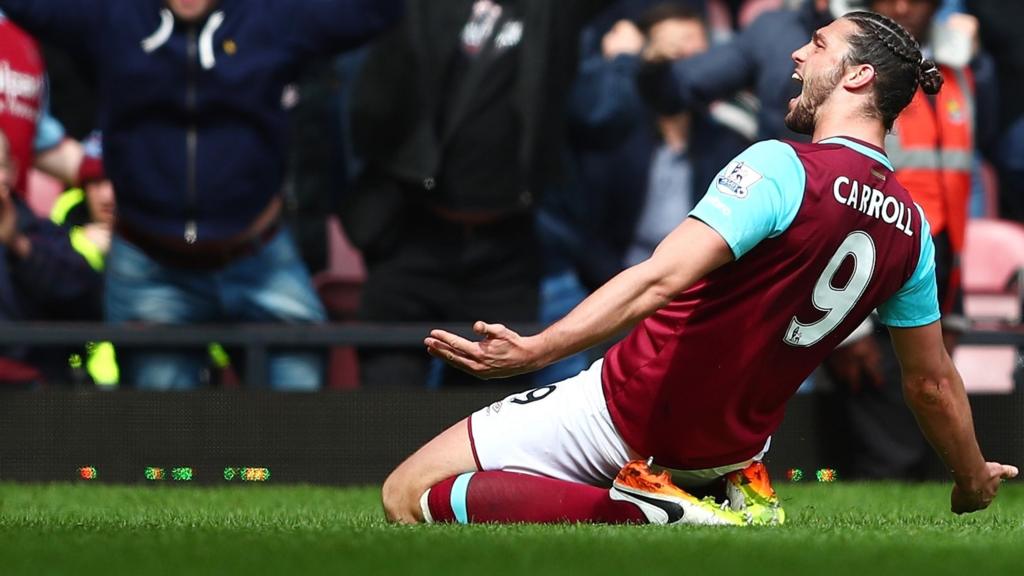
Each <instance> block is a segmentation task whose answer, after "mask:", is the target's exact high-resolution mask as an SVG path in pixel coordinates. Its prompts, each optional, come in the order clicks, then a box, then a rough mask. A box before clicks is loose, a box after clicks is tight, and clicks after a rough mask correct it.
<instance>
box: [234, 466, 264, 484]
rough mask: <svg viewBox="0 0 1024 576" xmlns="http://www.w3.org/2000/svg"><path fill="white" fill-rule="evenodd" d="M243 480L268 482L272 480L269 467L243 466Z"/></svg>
mask: <svg viewBox="0 0 1024 576" xmlns="http://www.w3.org/2000/svg"><path fill="white" fill-rule="evenodd" d="M241 476H242V481H243V482H266V481H267V480H270V469H269V468H242V474H241Z"/></svg>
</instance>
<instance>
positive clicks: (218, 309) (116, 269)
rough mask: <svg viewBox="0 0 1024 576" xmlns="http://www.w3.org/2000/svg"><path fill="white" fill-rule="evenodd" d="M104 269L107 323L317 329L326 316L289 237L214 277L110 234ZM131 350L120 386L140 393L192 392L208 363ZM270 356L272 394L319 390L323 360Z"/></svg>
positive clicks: (193, 354) (180, 354) (190, 354)
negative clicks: (274, 325)
mask: <svg viewBox="0 0 1024 576" xmlns="http://www.w3.org/2000/svg"><path fill="white" fill-rule="evenodd" d="M106 267H107V274H106V293H105V295H104V298H105V302H104V310H105V313H106V319H107V322H110V323H112V324H124V323H129V322H145V323H152V324H201V323H235V322H286V323H319V322H325V321H326V318H327V315H326V313H325V312H324V308H323V304H321V302H320V299H319V298H318V297H317V295H316V292H315V290H314V289H313V284H312V282H311V280H310V276H309V271H308V270H306V267H305V265H304V264H303V263H302V259H301V258H300V257H299V254H298V250H297V249H296V247H295V242H294V241H293V240H292V237H291V234H290V233H288V232H287V231H282V232H280V233H278V234H277V235H276V236H275V237H274V238H273V239H272V240H270V241H269V242H267V244H266V245H264V246H263V247H262V248H260V249H259V250H258V251H257V252H255V253H254V254H251V255H249V256H246V257H244V258H241V259H239V260H237V261H235V262H233V263H231V264H229V265H228V266H227V267H225V268H222V269H219V270H212V271H209V270H188V269H180V268H173V267H170V266H166V265H164V264H161V263H160V262H157V261H156V260H154V259H152V258H150V257H149V256H148V255H146V254H145V253H144V252H143V251H141V250H140V249H138V248H137V247H135V246H134V245H133V244H130V243H129V242H127V241H125V240H124V239H123V238H121V237H120V236H117V235H115V236H114V238H113V241H112V243H111V248H110V254H109V255H108V257H107V264H106ZM126 352H128V351H126ZM130 352H132V353H131V354H130V355H128V354H126V355H124V357H125V360H126V362H124V365H123V366H122V367H121V368H122V370H121V374H122V381H123V382H125V383H126V384H128V385H130V386H134V387H136V388H138V389H142V390H189V389H193V388H196V387H198V386H199V383H200V381H201V380H200V375H201V373H202V371H203V368H204V367H205V366H206V365H207V364H208V357H207V355H206V353H205V351H201V350H194V351H182V350H170V349H163V350H138V351H135V350H132V351H130ZM268 357H269V359H268V364H269V366H268V367H269V372H270V373H269V377H268V382H270V385H271V387H272V388H274V389H275V390H290V391H306V390H316V389H318V388H320V386H321V382H322V381H323V372H324V361H323V355H322V354H320V353H318V352H307V351H301V352H298V351H290V352H271V353H270V354H269V355H268Z"/></svg>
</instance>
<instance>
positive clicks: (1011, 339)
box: [0, 322, 1024, 387]
mask: <svg viewBox="0 0 1024 576" xmlns="http://www.w3.org/2000/svg"><path fill="white" fill-rule="evenodd" d="M510 327H511V328H513V329H514V330H517V331H519V332H520V333H523V334H532V333H535V332H537V331H539V330H541V329H542V328H543V325H540V324H512V325H510ZM434 328H443V329H445V330H449V331H451V332H455V333H458V334H462V335H464V336H467V337H468V336H469V335H470V334H471V326H470V324H469V323H468V322H466V323H459V324H361V323H345V324H319V325H298V324H232V325H206V324H201V325H187V326H168V325H159V326H158V325H142V324H136V325H121V326H112V325H108V324H96V323H50V322H45V323H44V322H17V323H15V322H12V323H0V348H5V347H9V346H39V347H48V346H77V345H81V344H83V343H85V342H112V343H113V344H114V345H115V346H117V347H129V348H140V347H141V348H146V347H149V348H177V347H205V346H207V345H208V344H209V343H211V342H217V343H219V344H221V345H223V346H226V347H232V348H238V349H242V350H244V351H245V356H246V358H245V369H246V371H245V374H246V381H247V382H248V383H249V384H251V385H253V386H256V387H262V386H264V385H265V384H266V378H267V355H268V351H269V350H273V349H287V348H333V347H337V346H358V347H365V348H401V347H408V348H417V347H422V346H423V339H424V338H425V337H426V336H427V335H428V334H429V333H430V330H432V329H434ZM960 343H962V344H976V345H983V346H1017V347H1022V348H1024V325H1022V324H1000V323H992V324H984V325H978V326H976V327H974V328H972V329H971V330H968V331H967V332H965V333H963V336H962V338H961V339H960Z"/></svg>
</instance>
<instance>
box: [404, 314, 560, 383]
mask: <svg viewBox="0 0 1024 576" xmlns="http://www.w3.org/2000/svg"><path fill="white" fill-rule="evenodd" d="M473 331H474V332H476V333H477V334H479V335H480V336H482V337H483V339H482V340H480V341H479V342H473V341H471V340H467V339H465V338H463V337H461V336H459V335H458V334H452V333H451V332H446V331H444V330H432V331H431V332H430V336H429V337H427V339H426V340H424V341H423V343H424V344H426V346H427V352H428V353H430V355H431V356H434V357H435V358H440V359H441V360H444V361H445V362H447V363H448V364H449V365H450V366H452V367H454V368H458V369H459V370H462V371H463V372H467V373H469V374H472V375H474V376H476V377H478V378H483V379H485V380H487V379H491V378H508V377H510V376H516V375H519V374H524V373H526V372H531V371H533V370H536V369H538V368H540V367H541V364H540V362H539V359H538V358H539V354H537V353H536V351H534V350H533V348H534V346H533V345H532V344H533V342H532V339H531V338H529V337H523V336H520V335H519V334H517V333H515V332H514V331H512V330H509V329H508V328H506V327H505V326H502V325H501V324H487V323H484V322H477V323H476V324H474V325H473Z"/></svg>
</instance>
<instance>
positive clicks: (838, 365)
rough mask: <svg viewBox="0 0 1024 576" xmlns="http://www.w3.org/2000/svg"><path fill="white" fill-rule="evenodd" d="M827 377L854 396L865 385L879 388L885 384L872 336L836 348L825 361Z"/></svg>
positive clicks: (876, 345) (880, 354)
mask: <svg viewBox="0 0 1024 576" xmlns="http://www.w3.org/2000/svg"><path fill="white" fill-rule="evenodd" d="M825 368H826V370H827V371H828V374H829V376H831V377H832V379H833V380H834V381H835V382H836V384H839V385H840V386H843V387H845V388H846V389H848V390H850V391H851V392H852V393H854V394H859V393H860V392H861V390H863V389H864V386H865V384H866V385H868V386H870V387H873V388H879V387H881V386H882V384H883V383H884V382H885V380H884V375H883V373H882V351H881V349H879V346H878V341H877V340H876V339H875V337H874V336H867V337H864V338H861V339H860V340H856V341H854V342H851V343H849V344H846V345H844V346H840V347H839V348H836V349H835V351H834V352H832V354H831V355H830V356H829V357H828V358H827V359H826V360H825Z"/></svg>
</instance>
